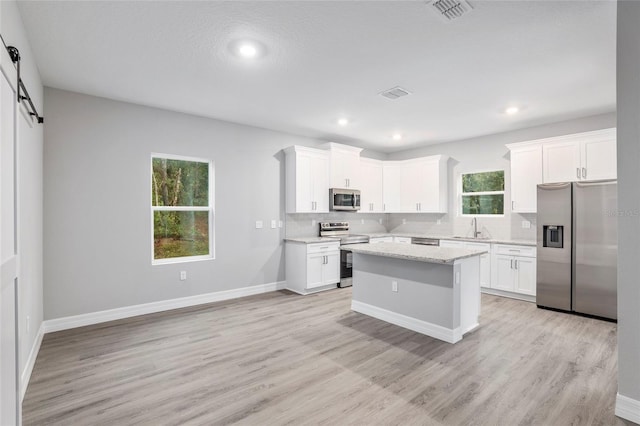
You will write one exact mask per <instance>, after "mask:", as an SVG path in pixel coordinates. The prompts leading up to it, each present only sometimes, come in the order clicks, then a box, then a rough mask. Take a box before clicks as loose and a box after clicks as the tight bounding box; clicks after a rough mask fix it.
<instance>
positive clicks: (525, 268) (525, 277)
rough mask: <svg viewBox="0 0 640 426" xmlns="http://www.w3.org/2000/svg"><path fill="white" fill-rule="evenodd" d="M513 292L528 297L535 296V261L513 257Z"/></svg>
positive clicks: (529, 258) (528, 258)
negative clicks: (514, 276)
mask: <svg viewBox="0 0 640 426" xmlns="http://www.w3.org/2000/svg"><path fill="white" fill-rule="evenodd" d="M514 268H515V275H516V279H515V291H516V292H518V293H522V294H528V295H530V296H535V295H536V259H534V258H531V257H514Z"/></svg>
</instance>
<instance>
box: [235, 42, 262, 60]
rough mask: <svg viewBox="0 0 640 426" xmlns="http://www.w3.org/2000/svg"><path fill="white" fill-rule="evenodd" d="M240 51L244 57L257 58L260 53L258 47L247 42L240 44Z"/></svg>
mask: <svg viewBox="0 0 640 426" xmlns="http://www.w3.org/2000/svg"><path fill="white" fill-rule="evenodd" d="M238 53H239V54H240V56H242V57H243V58H247V59H250V58H255V57H256V55H257V54H258V48H257V47H256V46H255V45H254V44H252V43H248V42H245V43H241V44H240V45H239V46H238Z"/></svg>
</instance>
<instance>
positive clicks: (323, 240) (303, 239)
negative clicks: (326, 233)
mask: <svg viewBox="0 0 640 426" xmlns="http://www.w3.org/2000/svg"><path fill="white" fill-rule="evenodd" d="M284 240H285V241H287V242H290V243H301V244H313V243H327V242H331V241H334V242H340V238H332V237H297V238H285V239H284Z"/></svg>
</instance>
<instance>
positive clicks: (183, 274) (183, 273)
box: [180, 271, 187, 281]
mask: <svg viewBox="0 0 640 426" xmlns="http://www.w3.org/2000/svg"><path fill="white" fill-rule="evenodd" d="M186 279H187V271H180V281H186Z"/></svg>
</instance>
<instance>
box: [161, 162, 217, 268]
mask: <svg viewBox="0 0 640 426" xmlns="http://www.w3.org/2000/svg"><path fill="white" fill-rule="evenodd" d="M212 183H213V165H212V163H211V162H210V161H208V160H200V159H197V158H188V157H178V156H171V155H164V154H153V155H152V156H151V222H152V227H153V229H152V232H153V255H152V260H153V263H154V264H160V263H172V262H183V261H191V260H204V259H213V201H212V200H213V197H212V188H213V185H212Z"/></svg>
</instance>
